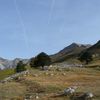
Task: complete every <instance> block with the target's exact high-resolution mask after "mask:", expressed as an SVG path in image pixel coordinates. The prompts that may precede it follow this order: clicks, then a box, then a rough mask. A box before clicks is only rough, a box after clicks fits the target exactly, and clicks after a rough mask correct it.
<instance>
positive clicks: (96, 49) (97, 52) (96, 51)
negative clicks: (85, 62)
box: [86, 40, 100, 57]
mask: <svg viewBox="0 0 100 100" xmlns="http://www.w3.org/2000/svg"><path fill="white" fill-rule="evenodd" d="M86 52H89V53H91V54H92V55H94V56H96V57H100V40H99V41H98V42H97V43H96V44H94V45H93V46H91V47H90V48H88V49H87V50H86Z"/></svg>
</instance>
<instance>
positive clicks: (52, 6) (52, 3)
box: [48, 0, 56, 25]
mask: <svg viewBox="0 0 100 100" xmlns="http://www.w3.org/2000/svg"><path fill="white" fill-rule="evenodd" d="M55 2H56V0H52V2H51V7H50V13H49V19H48V25H49V24H50V20H51V17H52V13H53V9H54V6H55Z"/></svg>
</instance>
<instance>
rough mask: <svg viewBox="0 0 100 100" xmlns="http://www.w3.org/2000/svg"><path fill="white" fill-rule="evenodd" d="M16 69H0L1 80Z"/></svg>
mask: <svg viewBox="0 0 100 100" xmlns="http://www.w3.org/2000/svg"><path fill="white" fill-rule="evenodd" d="M14 73H15V71H14V69H6V70H0V80H2V79H4V78H6V77H8V76H10V75H12V74H14Z"/></svg>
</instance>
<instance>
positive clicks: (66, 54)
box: [50, 43, 91, 62]
mask: <svg viewBox="0 0 100 100" xmlns="http://www.w3.org/2000/svg"><path fill="white" fill-rule="evenodd" d="M89 47H91V45H89V44H86V45H84V44H77V43H72V44H71V45H69V46H67V47H65V48H64V49H63V50H61V51H59V52H58V53H56V54H54V55H51V56H50V57H51V59H52V62H62V61H64V60H66V59H69V58H73V57H77V56H78V54H79V53H81V52H82V51H83V50H86V49H87V48H89Z"/></svg>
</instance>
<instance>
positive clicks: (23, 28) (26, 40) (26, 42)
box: [14, 0, 29, 48]
mask: <svg viewBox="0 0 100 100" xmlns="http://www.w3.org/2000/svg"><path fill="white" fill-rule="evenodd" d="M14 5H15V9H16V12H17V14H18V18H19V21H20V24H21V26H22V31H23V39H24V41H25V44H26V47H27V48H29V43H28V38H27V34H26V29H25V25H24V22H23V20H22V17H21V13H20V11H19V9H18V5H17V1H16V0H14Z"/></svg>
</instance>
